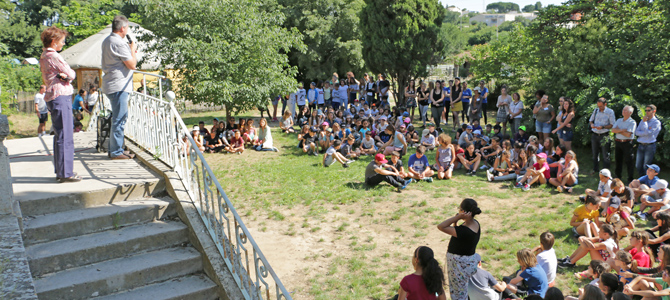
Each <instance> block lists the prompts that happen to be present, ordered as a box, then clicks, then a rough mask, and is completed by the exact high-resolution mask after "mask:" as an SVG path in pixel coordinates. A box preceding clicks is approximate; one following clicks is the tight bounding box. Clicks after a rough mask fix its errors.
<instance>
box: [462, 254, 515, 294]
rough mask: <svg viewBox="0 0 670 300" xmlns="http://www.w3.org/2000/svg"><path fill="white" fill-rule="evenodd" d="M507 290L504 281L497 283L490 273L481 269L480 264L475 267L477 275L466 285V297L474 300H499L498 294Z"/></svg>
mask: <svg viewBox="0 0 670 300" xmlns="http://www.w3.org/2000/svg"><path fill="white" fill-rule="evenodd" d="M505 288H507V284H506V283H505V282H504V281H500V282H498V281H497V280H496V279H495V277H493V275H491V273H489V272H487V271H486V270H484V269H482V262H481V261H479V265H477V273H475V274H474V275H472V277H470V282H469V283H468V297H469V298H470V299H474V300H482V299H486V300H491V299H494V300H497V299H500V293H501V292H503V291H504V290H505Z"/></svg>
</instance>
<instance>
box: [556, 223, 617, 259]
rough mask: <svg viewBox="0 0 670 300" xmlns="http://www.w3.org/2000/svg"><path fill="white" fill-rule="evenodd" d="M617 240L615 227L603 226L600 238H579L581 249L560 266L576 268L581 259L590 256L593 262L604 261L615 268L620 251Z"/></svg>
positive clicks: (601, 226) (599, 234)
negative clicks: (595, 260)
mask: <svg viewBox="0 0 670 300" xmlns="http://www.w3.org/2000/svg"><path fill="white" fill-rule="evenodd" d="M617 239H618V236H617V232H616V230H614V226H612V225H610V224H601V225H600V232H599V233H598V237H594V238H587V237H583V236H582V237H579V248H577V250H575V252H573V253H572V255H570V256H568V257H566V258H565V259H563V260H560V261H559V262H558V266H559V267H561V268H574V267H575V264H576V263H577V262H578V261H579V260H580V259H582V258H583V257H584V256H586V255H587V254H589V255H590V256H591V259H592V260H593V259H598V260H602V261H604V262H608V263H609V264H610V265H611V266H612V267H614V260H613V259H614V256H615V255H614V253H616V251H617V250H618V249H619V245H618V244H617Z"/></svg>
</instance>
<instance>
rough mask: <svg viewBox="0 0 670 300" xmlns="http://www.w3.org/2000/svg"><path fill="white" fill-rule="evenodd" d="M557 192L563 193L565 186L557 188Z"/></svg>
mask: <svg viewBox="0 0 670 300" xmlns="http://www.w3.org/2000/svg"><path fill="white" fill-rule="evenodd" d="M556 190H557V191H558V192H559V193H563V191H564V188H563V186H560V185H559V186H557V187H556Z"/></svg>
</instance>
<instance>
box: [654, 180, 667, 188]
mask: <svg viewBox="0 0 670 300" xmlns="http://www.w3.org/2000/svg"><path fill="white" fill-rule="evenodd" d="M667 187H668V182H667V181H665V180H663V179H659V180H658V181H656V183H654V184H653V185H652V186H651V188H652V189H655V190H663V189H666V188H667Z"/></svg>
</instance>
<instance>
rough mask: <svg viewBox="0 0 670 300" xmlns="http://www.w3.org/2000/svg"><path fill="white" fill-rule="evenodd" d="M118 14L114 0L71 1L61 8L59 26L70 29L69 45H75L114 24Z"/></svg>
mask: <svg viewBox="0 0 670 300" xmlns="http://www.w3.org/2000/svg"><path fill="white" fill-rule="evenodd" d="M118 14H119V10H118V9H116V7H115V6H114V3H113V1H112V0H101V1H90V2H84V1H82V2H79V1H71V2H70V3H69V5H68V6H63V7H62V8H61V15H60V18H59V19H60V22H61V23H60V24H58V26H59V27H61V28H64V29H66V30H68V31H69V33H70V38H69V39H68V45H74V44H76V43H78V42H79V41H81V40H83V39H85V38H87V37H89V36H91V35H93V34H96V33H98V31H100V30H102V29H104V28H105V27H106V26H107V25H109V24H112V19H114V16H116V15H118ZM63 24H66V25H63Z"/></svg>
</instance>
